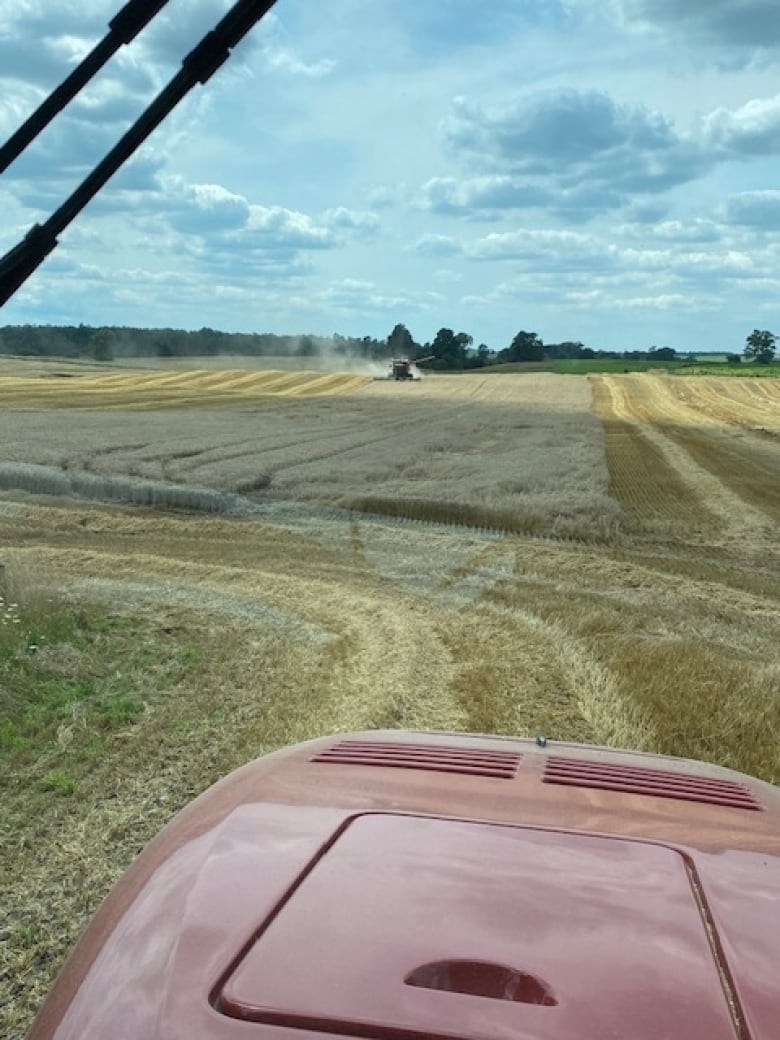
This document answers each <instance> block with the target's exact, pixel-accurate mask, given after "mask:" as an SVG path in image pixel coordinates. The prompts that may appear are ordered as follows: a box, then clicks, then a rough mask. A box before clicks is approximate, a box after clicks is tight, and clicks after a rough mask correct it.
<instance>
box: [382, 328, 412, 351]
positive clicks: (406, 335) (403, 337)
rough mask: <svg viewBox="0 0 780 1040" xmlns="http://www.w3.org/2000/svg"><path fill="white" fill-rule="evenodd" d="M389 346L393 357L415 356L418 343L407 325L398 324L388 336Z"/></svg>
mask: <svg viewBox="0 0 780 1040" xmlns="http://www.w3.org/2000/svg"><path fill="white" fill-rule="evenodd" d="M387 346H388V349H389V350H390V353H391V354H392V355H393V357H415V355H416V354H417V344H416V343H415V342H414V338H413V337H412V334H411V332H410V331H409V330H408V329H407V327H406V326H405V325H400V324H399V325H396V326H395V328H394V329H393V331H392V332H391V333H390V335H389V336H388V337H387Z"/></svg>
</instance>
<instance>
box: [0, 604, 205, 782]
mask: <svg viewBox="0 0 780 1040" xmlns="http://www.w3.org/2000/svg"><path fill="white" fill-rule="evenodd" d="M196 663H197V651H196V650H195V648H193V647H189V646H180V645H177V642H176V640H175V639H172V638H170V637H166V635H165V633H162V634H158V633H156V632H155V631H154V630H153V628H152V625H151V624H150V621H149V619H146V620H145V621H139V622H136V621H134V619H132V618H130V617H127V616H121V615H118V614H106V613H105V612H102V611H100V610H99V609H98V608H89V609H87V608H83V607H78V606H75V605H73V604H69V603H66V602H51V601H46V600H42V599H38V600H35V601H33V602H30V603H29V604H27V605H25V604H16V603H14V602H13V601H10V600H8V601H6V600H3V601H2V604H1V605H0V765H1V766H2V768H3V772H4V774H5V776H4V782H5V783H13V782H14V781H15V782H16V783H17V784H18V783H22V784H31V785H32V786H33V787H35V788H37V790H39V791H43V792H51V793H53V794H58V795H72V794H74V793H75V792H76V791H77V789H78V786H79V783H80V781H81V780H82V779H83V778H84V777H85V776H86V775H87V774H88V773H89V771H90V770H91V769H92V768H93V767H94V766H95V764H96V763H98V762H99V761H100V760H101V759H102V758H103V757H104V755H105V753H106V752H107V750H108V748H109V746H110V743H111V741H112V739H114V738H115V736H116V735H117V734H120V733H122V732H124V731H127V730H129V729H131V728H132V727H134V726H136V725H137V724H138V723H139V722H140V721H141V720H142V718H143V716H144V713H145V712H146V710H147V707H148V705H149V703H150V702H152V701H154V700H155V699H156V698H159V697H160V696H161V695H165V693H166V691H169V690H170V689H171V687H173V686H174V685H175V684H176V683H177V682H178V681H179V680H180V679H181V678H182V676H183V675H184V674H185V673H186V672H188V671H189V670H190V669H191V668H192V667H193V665H195V664H196Z"/></svg>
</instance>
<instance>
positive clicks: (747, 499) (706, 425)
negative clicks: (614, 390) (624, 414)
mask: <svg viewBox="0 0 780 1040" xmlns="http://www.w3.org/2000/svg"><path fill="white" fill-rule="evenodd" d="M678 378H681V377H672V379H670V378H669V377H662V376H641V377H631V391H630V396H631V402H632V406H633V408H634V410H635V413H636V415H637V416H638V417H639V418H641V419H642V420H643V421H644V422H645V423H647V424H648V425H649V426H650V427H651V428H652V429H653V430H655V431H656V432H657V433H658V434H659V435H660V436H662V437H664V438H665V439H666V440H667V442H670V443H672V444H673V445H675V446H676V447H677V448H678V450H679V449H682V451H683V452H684V453H685V455H686V456H687V458H688V459H689V460H690V462H691V463H692V464H693V465H694V466H696V467H697V468H698V469H699V471H700V473H705V474H707V475H708V477H709V479H708V480H707V481H706V483H708V484H709V489H710V491H709V493H710V494H711V495H715V496H716V497H717V499H718V500H719V511H721V512H723V513H725V514H726V515H728V516H729V517H730V521H729V522H730V526H731V527H732V529H733V533H734V534H735V535H740V536H741V537H746V538H749V539H751V540H757V541H758V542H764V541H766V539H767V536H768V535H769V533H770V532H769V528H770V525H771V526H776V525H777V523H778V521H780V450H778V446H777V445H776V444H775V443H773V442H772V441H771V440H769V439H766V438H763V437H761V436H756V435H754V434H753V433H750V432H747V433H746V432H741V433H739V434H737V433H735V432H734V431H733V427H734V426H736V425H743V424H744V418H742V419H740V418H739V416H740V415H742V416H743V417H744V414H745V413H744V411H742V410H741V409H740V408H739V407H737V408H736V409H735V410H734V411H733V412H731V413H729V412H728V411H724V409H725V408H726V404H727V400H726V399H725V398H723V397H718V398H717V407H716V408H713V407H711V406H710V407H709V408H708V402H709V401H710V400H711V397H710V392H709V389H708V388H707V387H705V390H704V393H702V391H701V390H700V389H699V387H698V382H694V381H693V380H691V381H688V380H686V383H688V382H691V383H693V386H692V387H686V386H683V387H681V388H678V387H677V385H676V383H675V382H673V381H672V380H676V379H678ZM699 378H701V377H699ZM702 402H705V403H704V406H703V407H700V405H701V403H702Z"/></svg>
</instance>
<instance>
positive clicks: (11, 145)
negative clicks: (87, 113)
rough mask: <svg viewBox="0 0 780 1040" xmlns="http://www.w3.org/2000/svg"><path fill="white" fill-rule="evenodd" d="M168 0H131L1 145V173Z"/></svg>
mask: <svg viewBox="0 0 780 1040" xmlns="http://www.w3.org/2000/svg"><path fill="white" fill-rule="evenodd" d="M167 3H168V0H129V2H128V3H126V4H125V6H124V7H123V8H122V10H121V11H119V12H118V14H116V15H115V17H114V18H112V19H111V21H110V22H109V23H108V29H109V31H108V33H107V34H106V35H105V36H104V37H103V39H102V40H101V41H100V43H98V44H97V45H96V46H95V47H94V48H93V49H92V50H91V51H90V52H89V54H88V55H87V56H86V58H84V59H83V61H81V62H80V64H79V65H77V66H76V68H75V69H74V70H73V72H71V74H70V75H69V76H68V77H67V78H66V79H64V80H63V81H62V83H60V85H59V86H58V87H57V88H56V89H55V90H53V91H52V92H51V94H49V96H48V97H47V98H46V99H45V100H44V101H42V102H41V104H40V105H39V106H38V108H36V110H35V111H34V112H33V114H32V115H31V116H29V118H28V119H26V120H25V121H24V123H22V125H21V126H20V127H19V129H18V130H17V131H16V133H14V134H12V135H11V136H10V137H9V138H8V140H7V141H6V142H5V144H4V145H3V146H2V147H0V173H2V172H3V171H4V170H7V169H8V167H9V166H10V165H11V163H12V162H13V161H14V159H17V158H18V157H19V156H20V155H21V153H22V152H23V151H24V150H25V148H26V147H27V145H28V144H30V142H31V141H34V140H35V138H36V137H37V136H38V134H40V133H41V131H42V130H44V129H45V128H46V127H47V126H48V125H49V123H50V122H51V121H52V119H54V117H55V116H56V115H57V113H58V112H61V111H62V109H63V108H64V107H65V106H66V105H67V104H68V102H69V101H72V100H73V98H74V97H75V96H76V94H78V92H79V91H80V90H81V89H82V88H83V87H84V86H86V84H87V83H89V81H90V80H91V79H92V77H93V76H95V75H96V74H97V73H98V72H99V71H100V70H101V69H102V68H103V66H104V65H105V64H106V62H107V61H108V60H109V58H112V57H113V56H114V54H116V52H117V51H118V50H119V48H120V47H121V46H123V44H125V43H130V41H131V40H134V39H135V37H136V36H137V35H138V33H139V32H140V31H141V30H142V29H143V28H144V26H146V25H148V24H149V22H150V21H151V20H152V18H154V16H155V15H156V14H158V13H159V11H161V10H162V8H163V7H165V5H166V4H167Z"/></svg>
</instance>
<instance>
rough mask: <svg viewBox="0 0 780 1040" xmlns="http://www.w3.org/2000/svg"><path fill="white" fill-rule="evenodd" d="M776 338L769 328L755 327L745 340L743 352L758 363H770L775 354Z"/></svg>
mask: <svg viewBox="0 0 780 1040" xmlns="http://www.w3.org/2000/svg"><path fill="white" fill-rule="evenodd" d="M776 340H777V337H776V336H775V334H774V333H773V332H769V330H768V329H753V331H752V332H751V333H750V335H749V336H748V338H747V340H746V341H745V349H744V351H743V354H744V355H745V357H749V358H752V359H753V360H754V361H755V362H756V364H757V365H769V364H771V362H772V360H773V358H774V356H775V342H776Z"/></svg>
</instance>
